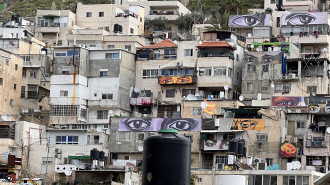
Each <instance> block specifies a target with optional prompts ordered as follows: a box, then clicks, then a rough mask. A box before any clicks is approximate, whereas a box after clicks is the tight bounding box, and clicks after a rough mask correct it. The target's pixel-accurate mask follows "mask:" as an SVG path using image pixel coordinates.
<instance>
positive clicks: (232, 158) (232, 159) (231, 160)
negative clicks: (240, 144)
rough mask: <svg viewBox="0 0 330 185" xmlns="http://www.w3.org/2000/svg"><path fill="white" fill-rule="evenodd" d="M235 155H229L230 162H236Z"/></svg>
mask: <svg viewBox="0 0 330 185" xmlns="http://www.w3.org/2000/svg"><path fill="white" fill-rule="evenodd" d="M234 161H235V156H234V155H228V164H234Z"/></svg>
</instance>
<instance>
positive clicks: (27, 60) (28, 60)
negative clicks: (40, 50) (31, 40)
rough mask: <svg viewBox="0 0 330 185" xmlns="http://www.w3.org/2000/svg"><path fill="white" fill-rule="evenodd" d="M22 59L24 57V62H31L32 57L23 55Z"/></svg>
mask: <svg viewBox="0 0 330 185" xmlns="http://www.w3.org/2000/svg"><path fill="white" fill-rule="evenodd" d="M21 57H23V62H30V60H31V57H30V55H21Z"/></svg>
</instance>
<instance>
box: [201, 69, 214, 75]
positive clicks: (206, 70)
mask: <svg viewBox="0 0 330 185" xmlns="http://www.w3.org/2000/svg"><path fill="white" fill-rule="evenodd" d="M211 75H212V68H210V67H201V68H199V76H211Z"/></svg>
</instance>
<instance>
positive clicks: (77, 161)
mask: <svg viewBox="0 0 330 185" xmlns="http://www.w3.org/2000/svg"><path fill="white" fill-rule="evenodd" d="M73 164H74V165H75V166H77V167H78V168H79V169H82V170H84V169H85V168H86V166H85V165H84V164H83V163H82V162H81V161H79V160H76V159H75V160H73Z"/></svg>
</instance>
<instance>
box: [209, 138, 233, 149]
mask: <svg viewBox="0 0 330 185" xmlns="http://www.w3.org/2000/svg"><path fill="white" fill-rule="evenodd" d="M228 149H229V141H223V140H205V141H204V150H228Z"/></svg>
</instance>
